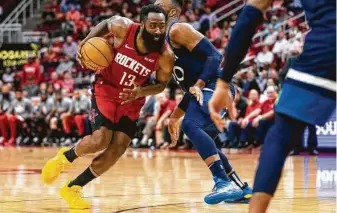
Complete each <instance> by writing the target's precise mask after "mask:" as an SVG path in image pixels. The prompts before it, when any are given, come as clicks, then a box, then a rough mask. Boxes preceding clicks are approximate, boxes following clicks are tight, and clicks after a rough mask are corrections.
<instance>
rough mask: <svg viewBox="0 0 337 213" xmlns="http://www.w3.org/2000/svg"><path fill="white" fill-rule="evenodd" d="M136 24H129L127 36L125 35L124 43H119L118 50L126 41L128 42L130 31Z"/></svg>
mask: <svg viewBox="0 0 337 213" xmlns="http://www.w3.org/2000/svg"><path fill="white" fill-rule="evenodd" d="M134 24H135V23H132V24H130V26H129V28H128V31H127V32H126V34H125V36H124V38H123V41H122V43H121V44H120V45H118V47H116V48H115V49H116V50H118V49H119V48H121V47H122V46H123V45H124V44H125V42H126V41H127V39H128V38H129V34H130V31H131V29H132V26H133V25H134Z"/></svg>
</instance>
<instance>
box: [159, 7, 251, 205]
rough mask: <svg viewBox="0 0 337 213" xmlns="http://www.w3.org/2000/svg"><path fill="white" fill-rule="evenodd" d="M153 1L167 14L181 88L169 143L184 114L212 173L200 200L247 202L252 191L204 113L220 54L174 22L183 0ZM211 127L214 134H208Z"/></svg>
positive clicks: (190, 134) (174, 139)
mask: <svg viewBox="0 0 337 213" xmlns="http://www.w3.org/2000/svg"><path fill="white" fill-rule="evenodd" d="M155 4H157V5H160V6H161V7H162V8H163V9H164V10H165V12H166V13H167V14H168V16H169V24H168V27H167V37H166V39H167V41H168V43H169V44H170V46H171V48H172V50H173V52H174V53H175V55H176V59H175V63H174V65H175V66H174V68H173V76H174V78H175V80H176V81H177V82H178V84H179V85H180V87H181V89H182V90H184V91H185V95H184V97H183V100H182V101H181V102H180V104H179V105H178V107H176V108H175V110H174V111H173V113H172V115H171V117H170V122H169V131H170V135H171V138H172V142H173V146H175V144H176V143H177V138H178V137H179V132H180V131H179V126H180V120H181V118H182V117H183V116H184V119H183V120H182V123H181V128H182V130H183V131H184V133H185V134H186V135H187V136H188V137H189V139H190V140H191V141H192V143H193V145H194V147H195V148H196V149H197V150H198V153H199V154H200V156H201V158H202V159H203V160H204V162H205V164H206V165H207V166H208V168H209V169H210V172H211V173H212V175H213V180H214V184H215V185H214V188H213V191H212V193H210V194H208V195H206V196H205V198H204V201H205V202H206V203H208V204H217V203H220V202H223V201H226V202H245V203H246V202H249V200H250V197H251V194H252V191H251V189H250V187H249V186H248V184H247V183H243V182H242V181H241V180H240V178H239V176H238V175H237V174H236V172H235V171H234V169H233V168H232V166H231V165H230V163H229V161H228V159H227V157H226V156H225V155H224V154H223V153H222V152H221V150H219V149H217V147H216V144H215V141H214V138H215V137H216V135H217V134H219V132H218V131H217V129H216V128H215V126H214V124H213V121H212V120H211V118H210V115H209V112H208V105H207V103H208V101H209V99H210V98H211V96H212V94H213V90H214V88H215V83H216V80H217V78H218V77H219V73H220V63H221V60H222V57H221V54H220V53H219V52H218V51H217V50H216V48H215V47H214V46H213V45H212V43H211V42H210V41H209V40H208V39H207V38H205V37H204V36H203V35H202V34H201V33H199V32H198V31H196V30H194V28H193V27H192V26H191V25H189V24H187V23H181V22H179V21H178V20H179V16H180V13H181V11H182V8H183V5H184V1H183V0H157V1H156V2H155ZM233 90H234V87H233ZM233 93H234V91H233ZM212 127H213V128H214V130H215V131H212V133H215V134H208V133H209V132H210V130H211V129H210V128H212Z"/></svg>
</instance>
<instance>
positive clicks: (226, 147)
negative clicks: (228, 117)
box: [222, 141, 232, 149]
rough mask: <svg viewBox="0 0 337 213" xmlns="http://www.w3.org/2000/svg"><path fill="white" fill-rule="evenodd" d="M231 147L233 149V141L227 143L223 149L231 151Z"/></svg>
mask: <svg viewBox="0 0 337 213" xmlns="http://www.w3.org/2000/svg"><path fill="white" fill-rule="evenodd" d="M231 147H232V141H225V143H224V144H223V146H222V148H224V149H229V148H231Z"/></svg>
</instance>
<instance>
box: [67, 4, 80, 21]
mask: <svg viewBox="0 0 337 213" xmlns="http://www.w3.org/2000/svg"><path fill="white" fill-rule="evenodd" d="M80 17H81V13H80V12H78V11H77V10H76V7H75V5H71V6H70V10H69V11H68V12H67V13H66V19H67V21H73V22H78V21H79V20H80Z"/></svg>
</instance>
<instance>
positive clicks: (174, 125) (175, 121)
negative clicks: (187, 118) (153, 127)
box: [168, 93, 190, 147]
mask: <svg viewBox="0 0 337 213" xmlns="http://www.w3.org/2000/svg"><path fill="white" fill-rule="evenodd" d="M189 102H190V95H189V94H188V93H185V95H184V97H183V99H182V100H181V101H180V103H179V105H178V106H177V107H176V108H175V109H174V110H173V112H172V114H171V116H170V120H169V125H168V130H169V133H170V136H171V141H172V144H171V145H170V147H175V146H176V145H177V141H178V138H179V133H180V123H181V121H182V118H183V116H184V115H185V112H186V110H187V107H188V104H189Z"/></svg>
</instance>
